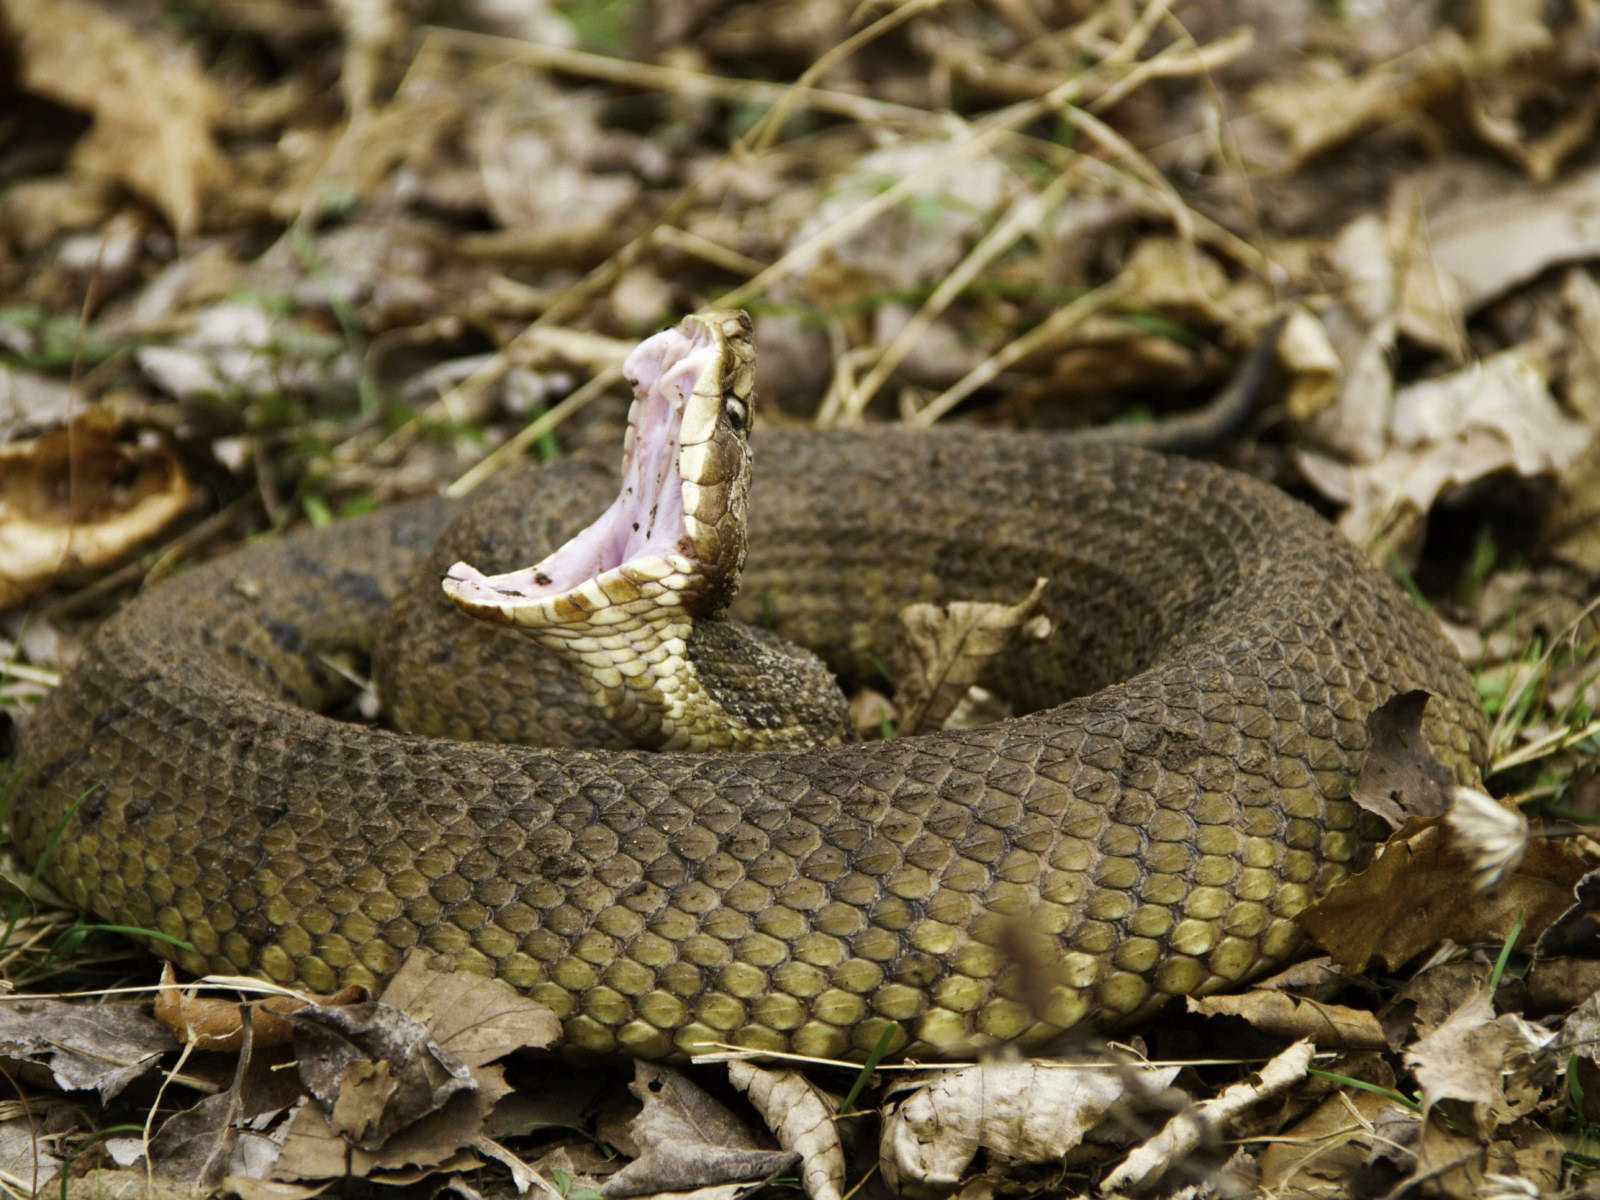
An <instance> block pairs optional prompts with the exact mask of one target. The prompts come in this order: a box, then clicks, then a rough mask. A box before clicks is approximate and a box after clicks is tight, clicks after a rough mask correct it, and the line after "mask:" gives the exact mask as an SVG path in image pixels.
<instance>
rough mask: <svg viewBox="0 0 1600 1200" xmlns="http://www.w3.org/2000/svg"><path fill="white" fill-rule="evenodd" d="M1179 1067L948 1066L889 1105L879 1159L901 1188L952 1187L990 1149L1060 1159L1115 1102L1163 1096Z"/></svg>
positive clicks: (1139, 1104) (1134, 1106)
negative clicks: (953, 1069) (951, 1068)
mask: <svg viewBox="0 0 1600 1200" xmlns="http://www.w3.org/2000/svg"><path fill="white" fill-rule="evenodd" d="M1177 1074H1178V1068H1176V1067H1155V1066H1151V1065H1149V1064H1147V1063H1143V1062H1139V1061H1137V1060H1133V1059H1118V1060H1111V1061H1098V1062H1090V1061H1081V1062H1045V1061H1035V1062H1014V1063H1003V1062H997V1063H985V1064H983V1065H982V1066H977V1067H964V1068H961V1069H960V1070H955V1071H945V1072H943V1073H941V1074H939V1075H938V1076H936V1077H935V1078H933V1079H932V1080H930V1081H929V1082H927V1083H924V1084H921V1085H919V1086H917V1087H916V1089H915V1090H914V1091H912V1092H911V1093H910V1095H908V1096H906V1097H905V1098H904V1099H903V1100H900V1101H898V1102H896V1103H894V1104H893V1105H892V1106H890V1107H889V1108H888V1109H887V1110H886V1113H885V1116H884V1119H883V1131H882V1134H881V1135H880V1138H879V1147H878V1163H879V1168H880V1169H881V1170H882V1172H883V1177H884V1179H885V1180H886V1181H887V1182H888V1184H889V1186H890V1187H891V1188H894V1189H896V1190H899V1189H912V1188H915V1189H917V1190H926V1189H939V1190H948V1189H951V1188H954V1187H955V1186H956V1185H957V1184H958V1183H960V1182H961V1177H962V1175H963V1174H964V1173H965V1172H966V1170H967V1167H968V1165H969V1164H970V1163H971V1162H972V1160H973V1158H974V1156H976V1154H977V1153H978V1151H979V1150H980V1149H982V1150H987V1151H989V1153H990V1155H991V1157H993V1156H995V1155H1000V1156H1004V1157H1005V1158H1007V1159H1010V1160H1012V1161H1015V1162H1024V1163H1033V1162H1053V1161H1055V1160H1056V1159H1059V1158H1061V1157H1062V1156H1063V1155H1065V1154H1067V1153H1068V1152H1069V1151H1071V1150H1073V1149H1075V1148H1076V1147H1077V1146H1078V1145H1079V1144H1080V1143H1082V1142H1083V1140H1084V1139H1085V1138H1086V1137H1087V1136H1088V1135H1089V1134H1090V1132H1091V1131H1092V1130H1095V1129H1096V1127H1097V1126H1100V1125H1101V1123H1102V1122H1103V1121H1105V1120H1106V1118H1107V1117H1108V1116H1109V1115H1111V1114H1112V1113H1113V1112H1114V1111H1115V1112H1122V1111H1124V1110H1127V1111H1138V1110H1139V1109H1141V1108H1150V1107H1156V1106H1159V1105H1160V1104H1161V1103H1162V1102H1164V1101H1165V1099H1166V1093H1167V1089H1168V1087H1169V1085H1170V1084H1171V1083H1172V1081H1173V1080H1174V1079H1175V1078H1177Z"/></svg>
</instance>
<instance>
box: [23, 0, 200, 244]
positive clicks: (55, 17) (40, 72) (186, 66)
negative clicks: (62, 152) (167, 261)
mask: <svg viewBox="0 0 1600 1200" xmlns="http://www.w3.org/2000/svg"><path fill="white" fill-rule="evenodd" d="M6 8H7V15H8V16H9V18H10V25H11V27H12V30H13V32H14V34H15V40H14V41H13V43H12V46H13V50H14V52H15V54H16V58H17V62H18V65H19V68H20V70H19V73H18V80H17V81H18V83H19V84H20V85H21V87H22V88H23V90H25V91H28V92H32V93H34V94H36V95H40V96H46V97H48V98H50V99H52V100H55V101H56V102H58V103H60V104H64V105H66V106H68V107H69V108H78V109H83V110H85V111H87V112H90V113H92V114H93V115H94V129H93V130H92V131H91V133H90V134H89V135H88V136H87V137H85V138H84V139H82V140H81V141H80V142H79V144H78V146H77V150H76V157H77V162H78V165H79V166H80V167H82V168H84V169H87V170H88V171H89V172H90V173H91V174H98V175H104V176H109V177H111V178H114V179H118V180H120V181H121V182H123V183H124V184H126V185H127V186H128V187H129V188H131V189H132V190H133V191H135V192H138V193H140V194H141V195H143V196H144V197H145V198H146V199H148V200H149V201H150V202H151V203H152V204H154V205H155V206H156V207H157V208H158V209H160V210H161V212H162V213H163V214H164V215H165V216H166V218H167V220H168V221H170V222H171V224H172V228H173V229H174V231H176V232H177V233H178V235H179V236H180V237H181V236H186V235H188V234H191V233H194V232H196V231H197V230H198V229H199V228H200V225H201V217H202V215H203V213H204V212H205V201H206V198H207V197H208V195H211V194H213V193H219V192H221V191H222V190H223V189H225V188H226V186H227V183H228V180H229V178H230V175H231V169H230V167H229V163H228V160H227V158H226V157H225V156H224V155H223V153H222V152H221V150H220V149H218V147H217V145H216V142H215V141H214V140H213V138H212V127H213V125H214V124H215V123H216V122H218V121H219V120H220V119H221V118H222V116H223V115H224V113H225V112H226V110H227V100H226V98H225V97H224V95H223V94H222V92H221V91H220V90H218V89H217V88H216V87H215V86H214V85H213V84H212V83H211V81H210V80H209V79H207V78H206V76H205V75H204V74H202V73H201V72H200V70H199V68H197V67H196V66H195V65H194V63H193V62H192V61H190V60H189V59H188V58H187V57H186V56H185V55H183V54H180V53H179V52H178V51H177V49H176V47H174V46H171V45H167V44H164V39H162V38H160V37H159V35H152V36H146V35H145V34H143V33H141V32H140V31H139V30H137V29H135V28H134V27H133V26H132V25H131V24H129V23H128V22H126V21H124V20H123V19H122V18H121V17H119V16H117V15H115V14H114V12H112V11H109V10H107V9H105V8H102V7H100V6H98V5H94V4H86V3H82V2H81V0H6ZM152 28H160V27H159V26H152Z"/></svg>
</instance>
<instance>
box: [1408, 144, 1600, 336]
mask: <svg viewBox="0 0 1600 1200" xmlns="http://www.w3.org/2000/svg"><path fill="white" fill-rule="evenodd" d="M1453 174H1454V176H1456V178H1452V179H1451V180H1449V190H1448V191H1447V192H1446V193H1445V195H1446V198H1445V200H1444V201H1443V202H1442V203H1440V204H1438V205H1435V206H1434V207H1433V208H1432V209H1431V211H1430V213H1429V220H1428V241H1429V245H1430V248H1431V249H1432V252H1433V257H1434V261H1435V262H1436V263H1438V265H1439V266H1440V267H1442V268H1443V269H1444V270H1445V271H1447V272H1449V274H1450V275H1451V276H1452V277H1453V278H1454V279H1455V280H1456V282H1457V283H1458V284H1459V285H1460V287H1461V298H1462V305H1463V307H1464V308H1465V309H1466V311H1468V312H1472V311H1473V310H1475V309H1477V308H1480V307H1482V306H1483V305H1484V304H1487V303H1488V302H1489V301H1490V300H1493V299H1495V298H1496V297H1498V296H1501V295H1503V294H1505V293H1506V292H1507V291H1509V290H1510V289H1512V288H1514V287H1516V286H1517V285H1519V284H1521V283H1525V282H1527V281H1528V280H1530V279H1532V278H1533V277H1534V276H1535V275H1538V274H1539V273H1540V272H1541V271H1545V270H1547V269H1549V268H1550V267H1553V266H1555V265H1556V264H1558V263H1563V262H1578V261H1581V260H1585V259H1593V258H1595V257H1597V256H1600V203H1597V202H1600V167H1595V168H1590V169H1589V170H1587V171H1584V172H1583V173H1581V174H1578V175H1575V176H1573V177H1572V178H1571V179H1568V180H1567V181H1565V182H1564V183H1561V184H1558V185H1556V186H1555V187H1543V186H1540V185H1537V184H1532V183H1529V182H1527V181H1526V180H1521V179H1517V178H1515V177H1514V176H1508V175H1506V174H1505V173H1503V172H1495V173H1490V172H1486V171H1484V170H1483V169H1482V168H1479V167H1468V168H1465V169H1462V168H1456V169H1455V170H1454V172H1453ZM1507 247H1515V248H1516V250H1515V253H1508V252H1507Z"/></svg>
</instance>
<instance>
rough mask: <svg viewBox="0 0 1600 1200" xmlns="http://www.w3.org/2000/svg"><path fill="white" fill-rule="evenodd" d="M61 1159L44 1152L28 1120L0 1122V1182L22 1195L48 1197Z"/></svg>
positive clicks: (19, 1118)
mask: <svg viewBox="0 0 1600 1200" xmlns="http://www.w3.org/2000/svg"><path fill="white" fill-rule="evenodd" d="M60 1171H61V1160H60V1159H59V1158H57V1157H56V1156H55V1155H54V1154H51V1153H50V1151H49V1150H47V1149H45V1146H44V1145H43V1144H42V1139H41V1138H40V1137H39V1133H38V1131H37V1130H36V1129H35V1128H34V1127H33V1122H32V1121H31V1120H30V1119H29V1118H27V1117H16V1118H14V1119H12V1120H9V1121H0V1183H3V1184H7V1185H9V1186H10V1187H11V1188H13V1189H16V1191H17V1192H18V1193H20V1194H22V1195H28V1196H47V1195H49V1194H50V1193H49V1191H48V1188H49V1186H50V1181H51V1180H53V1179H54V1178H55V1177H56V1175H57V1174H59V1173H60Z"/></svg>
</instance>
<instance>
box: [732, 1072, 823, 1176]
mask: <svg viewBox="0 0 1600 1200" xmlns="http://www.w3.org/2000/svg"><path fill="white" fill-rule="evenodd" d="M728 1082H729V1083H731V1084H733V1086H734V1087H736V1088H738V1089H739V1090H740V1091H741V1092H743V1093H744V1094H745V1095H747V1096H748V1097H750V1103H751V1105H752V1106H754V1108H755V1110H756V1111H757V1112H758V1113H760V1114H761V1119H762V1120H763V1121H765V1122H766V1123H767V1128H768V1129H770V1130H772V1133H773V1136H774V1137H776V1138H777V1139H778V1145H780V1146H782V1147H783V1148H784V1149H785V1150H793V1151H794V1152H795V1153H797V1154H799V1155H800V1182H801V1184H802V1185H803V1186H804V1187H805V1189H806V1195H807V1196H809V1197H810V1198H811V1200H839V1198H840V1196H841V1195H842V1194H843V1191H844V1146H843V1145H842V1144H841V1142H840V1141H839V1127H838V1125H837V1124H836V1123H835V1122H834V1115H835V1114H836V1113H837V1112H838V1111H839V1098H838V1097H837V1096H831V1095H829V1094H828V1093H827V1092H825V1091H823V1090H822V1089H821V1088H819V1087H817V1085H816V1084H814V1083H812V1082H811V1081H810V1080H809V1079H807V1078H806V1077H805V1076H804V1075H802V1074H801V1073H800V1072H799V1071H779V1070H773V1069H771V1068H769V1067H758V1066H756V1065H754V1064H753V1063H748V1062H730V1063H729V1064H728Z"/></svg>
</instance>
